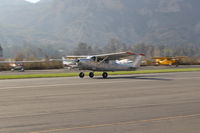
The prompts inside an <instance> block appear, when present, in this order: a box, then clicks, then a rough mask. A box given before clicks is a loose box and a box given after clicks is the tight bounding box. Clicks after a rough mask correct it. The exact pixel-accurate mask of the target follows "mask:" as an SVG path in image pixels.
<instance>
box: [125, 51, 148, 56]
mask: <svg viewBox="0 0 200 133" xmlns="http://www.w3.org/2000/svg"><path fill="white" fill-rule="evenodd" d="M127 54H129V55H141V56H145V54H142V53H141V54H137V53H133V52H127Z"/></svg>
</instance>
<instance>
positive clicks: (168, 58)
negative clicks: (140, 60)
mask: <svg viewBox="0 0 200 133" xmlns="http://www.w3.org/2000/svg"><path fill="white" fill-rule="evenodd" d="M152 59H161V60H165V59H167V60H170V59H174V57H153V58H152Z"/></svg>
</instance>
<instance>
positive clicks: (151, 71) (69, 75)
mask: <svg viewBox="0 0 200 133" xmlns="http://www.w3.org/2000/svg"><path fill="white" fill-rule="evenodd" d="M193 71H200V68H176V69H158V70H138V71H119V72H109V75H129V74H150V73H171V72H193ZM78 74H79V73H78V72H73V73H51V74H24V75H0V79H25V78H53V77H75V76H78ZM101 74H102V72H95V76H99V75H101ZM85 75H86V76H88V72H86V73H85Z"/></svg>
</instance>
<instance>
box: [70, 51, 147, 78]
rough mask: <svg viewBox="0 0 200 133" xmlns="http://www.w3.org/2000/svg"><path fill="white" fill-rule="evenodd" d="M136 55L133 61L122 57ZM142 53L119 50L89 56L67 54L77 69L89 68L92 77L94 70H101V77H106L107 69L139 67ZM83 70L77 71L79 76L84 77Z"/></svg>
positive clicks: (132, 68)
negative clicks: (117, 51)
mask: <svg viewBox="0 0 200 133" xmlns="http://www.w3.org/2000/svg"><path fill="white" fill-rule="evenodd" d="M134 55H135V56H136V58H135V60H134V61H131V60H128V59H124V58H126V57H129V56H134ZM143 56H144V54H136V53H132V52H119V53H109V54H99V55H90V56H67V57H66V58H68V59H72V60H73V62H74V63H76V67H77V68H79V70H91V71H92V72H90V73H89V77H90V78H93V77H94V72H95V71H102V72H103V73H102V77H103V78H107V77H108V73H107V72H109V71H112V72H113V71H135V70H136V69H137V68H139V67H140V64H141V61H142V59H143ZM121 59H122V60H121ZM84 76H85V74H84V72H80V73H79V77H80V78H84Z"/></svg>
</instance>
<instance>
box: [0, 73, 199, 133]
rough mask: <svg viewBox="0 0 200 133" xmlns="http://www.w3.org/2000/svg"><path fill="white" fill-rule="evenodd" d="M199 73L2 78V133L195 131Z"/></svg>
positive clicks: (177, 132) (148, 132)
mask: <svg viewBox="0 0 200 133" xmlns="http://www.w3.org/2000/svg"><path fill="white" fill-rule="evenodd" d="M199 132H200V72H181V73H162V74H142V75H126V76H120V75H119V76H110V77H109V78H108V79H102V78H101V77H95V78H94V79H90V78H88V77H86V78H84V79H79V78H78V77H69V78H42V79H16V80H0V133H199Z"/></svg>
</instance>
